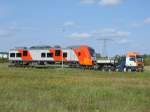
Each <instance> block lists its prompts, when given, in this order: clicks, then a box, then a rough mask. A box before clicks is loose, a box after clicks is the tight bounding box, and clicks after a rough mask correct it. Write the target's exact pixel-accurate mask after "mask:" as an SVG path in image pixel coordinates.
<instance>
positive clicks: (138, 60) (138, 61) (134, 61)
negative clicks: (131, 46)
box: [125, 52, 144, 71]
mask: <svg viewBox="0 0 150 112" xmlns="http://www.w3.org/2000/svg"><path fill="white" fill-rule="evenodd" d="M125 66H126V71H128V70H130V71H143V70H144V62H143V57H142V56H141V55H140V54H138V53H135V52H130V53H127V55H126V62H125Z"/></svg>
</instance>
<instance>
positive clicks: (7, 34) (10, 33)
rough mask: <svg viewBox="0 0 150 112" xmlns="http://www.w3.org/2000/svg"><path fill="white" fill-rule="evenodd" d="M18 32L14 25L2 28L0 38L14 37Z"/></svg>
mask: <svg viewBox="0 0 150 112" xmlns="http://www.w3.org/2000/svg"><path fill="white" fill-rule="evenodd" d="M15 34H16V29H15V28H13V27H10V28H5V29H0V38H3V37H12V36H14V35H15Z"/></svg>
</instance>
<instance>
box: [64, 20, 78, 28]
mask: <svg viewBox="0 0 150 112" xmlns="http://www.w3.org/2000/svg"><path fill="white" fill-rule="evenodd" d="M63 26H65V27H73V26H77V24H76V23H75V22H73V21H66V22H65V23H64V25H63Z"/></svg>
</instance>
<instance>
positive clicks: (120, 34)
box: [92, 28, 130, 38]
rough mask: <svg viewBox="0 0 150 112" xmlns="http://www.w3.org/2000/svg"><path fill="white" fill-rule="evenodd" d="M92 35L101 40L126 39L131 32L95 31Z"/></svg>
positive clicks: (110, 29) (114, 30)
mask: <svg viewBox="0 0 150 112" xmlns="http://www.w3.org/2000/svg"><path fill="white" fill-rule="evenodd" d="M92 34H93V35H95V36H98V37H100V38H126V37H128V36H129V35H130V32H127V31H120V30H116V29H112V28H108V29H102V30H97V31H94V32H92Z"/></svg>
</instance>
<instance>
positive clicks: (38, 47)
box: [29, 45, 52, 50]
mask: <svg viewBox="0 0 150 112" xmlns="http://www.w3.org/2000/svg"><path fill="white" fill-rule="evenodd" d="M51 48H52V47H51V46H48V45H46V46H32V47H30V48H29V49H30V50H36V49H37V50H39V49H42V50H43V49H51Z"/></svg>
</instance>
